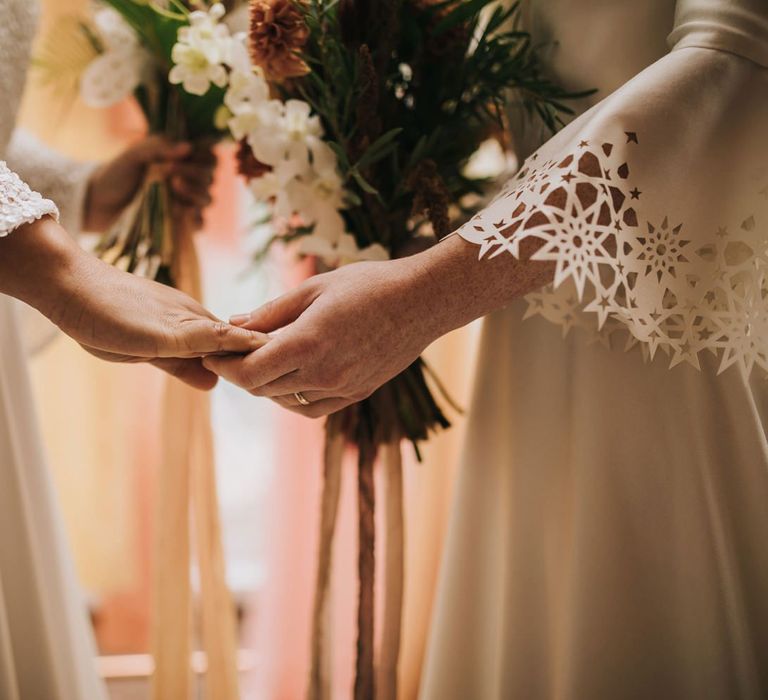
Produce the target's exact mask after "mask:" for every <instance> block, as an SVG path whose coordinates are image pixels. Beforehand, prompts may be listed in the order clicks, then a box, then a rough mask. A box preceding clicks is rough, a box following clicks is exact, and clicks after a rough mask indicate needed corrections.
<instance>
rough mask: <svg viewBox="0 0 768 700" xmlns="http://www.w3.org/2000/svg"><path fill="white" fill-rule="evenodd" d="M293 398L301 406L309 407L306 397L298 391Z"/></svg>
mask: <svg viewBox="0 0 768 700" xmlns="http://www.w3.org/2000/svg"><path fill="white" fill-rule="evenodd" d="M294 396H295V397H296V400H297V401H298V402H299V403H300V404H301V405H302V406H309V404H310V402H309V401H307V397H306V396H304V394H302V393H301V392H300V391H297V392H296V393H295V394H294Z"/></svg>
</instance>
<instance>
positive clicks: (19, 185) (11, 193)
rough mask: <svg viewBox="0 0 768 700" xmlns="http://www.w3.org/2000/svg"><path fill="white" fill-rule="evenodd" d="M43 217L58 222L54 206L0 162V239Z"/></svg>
mask: <svg viewBox="0 0 768 700" xmlns="http://www.w3.org/2000/svg"><path fill="white" fill-rule="evenodd" d="M44 216H52V217H54V218H55V219H56V220H58V218H59V210H58V208H57V207H56V205H55V204H54V203H53V202H52V201H51V200H50V199H45V198H44V197H43V196H42V195H41V194H39V193H38V192H34V191H33V190H32V189H30V187H29V186H28V185H27V184H26V183H25V182H24V181H23V180H22V179H21V178H20V177H19V176H18V175H17V174H16V173H14V172H13V171H12V170H11V169H10V168H9V167H8V165H7V164H6V163H5V161H0V237H3V236H7V235H8V234H10V233H12V232H13V231H15V230H16V229H17V228H19V226H23V225H24V224H31V223H33V222H35V221H37V220H38V219H41V218H43V217H44Z"/></svg>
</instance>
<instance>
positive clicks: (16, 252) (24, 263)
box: [0, 217, 87, 316]
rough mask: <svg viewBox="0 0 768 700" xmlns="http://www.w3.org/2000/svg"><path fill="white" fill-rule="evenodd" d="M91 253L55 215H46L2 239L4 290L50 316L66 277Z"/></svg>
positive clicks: (0, 267)
mask: <svg viewBox="0 0 768 700" xmlns="http://www.w3.org/2000/svg"><path fill="white" fill-rule="evenodd" d="M85 256H87V254H86V253H84V252H83V251H81V250H80V248H79V247H78V246H77V245H76V244H75V243H74V242H73V240H72V239H71V237H70V236H69V235H68V234H67V232H66V231H65V230H64V229H63V228H62V227H61V226H60V225H59V224H57V223H56V222H55V221H54V220H53V219H52V218H50V217H44V218H42V219H40V220H38V221H35V222H34V223H31V224H26V225H24V226H21V227H20V228H18V229H17V230H16V231H14V232H13V233H12V234H11V235H9V236H6V237H5V238H0V293H3V294H8V295H9V296H12V297H16V298H17V299H21V300H22V301H24V302H26V303H27V304H29V305H30V306H34V307H35V308H37V309H38V310H39V311H41V312H42V313H43V314H45V315H47V316H50V314H51V312H52V309H53V308H54V306H55V304H56V301H57V299H60V297H61V295H62V294H64V291H65V290H64V286H65V282H66V280H67V279H68V278H69V277H71V276H72V274H73V273H74V271H75V270H76V269H78V268H79V267H80V266H81V265H82V263H83V260H84V257H85Z"/></svg>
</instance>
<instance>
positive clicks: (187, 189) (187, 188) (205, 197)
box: [171, 178, 213, 209]
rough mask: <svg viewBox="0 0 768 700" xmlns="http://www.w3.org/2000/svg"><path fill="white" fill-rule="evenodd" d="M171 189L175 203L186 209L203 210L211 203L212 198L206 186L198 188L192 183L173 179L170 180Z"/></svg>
mask: <svg viewBox="0 0 768 700" xmlns="http://www.w3.org/2000/svg"><path fill="white" fill-rule="evenodd" d="M171 189H172V190H173V193H174V195H175V199H176V201H177V202H178V203H179V204H181V205H183V206H186V207H191V208H193V209H205V208H206V207H208V206H209V205H210V204H212V202H213V197H212V196H211V193H210V192H209V190H208V187H207V186H198V185H195V184H194V183H189V182H185V181H184V180H179V179H178V178H173V179H172V180H171Z"/></svg>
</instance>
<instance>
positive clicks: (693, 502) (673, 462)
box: [421, 301, 768, 700]
mask: <svg viewBox="0 0 768 700" xmlns="http://www.w3.org/2000/svg"><path fill="white" fill-rule="evenodd" d="M524 310H525V302H523V301H521V302H518V303H516V304H514V305H512V306H511V307H510V308H509V309H508V310H505V311H502V312H498V313H496V314H494V315H492V316H490V317H489V318H488V319H486V322H485V329H484V334H483V340H482V347H481V352H480V357H479V374H478V378H477V384H476V396H475V399H474V404H473V406H472V410H471V412H470V426H469V431H468V443H467V445H466V451H465V455H464V462H463V467H462V470H461V473H460V477H459V482H458V485H457V496H456V502H455V504H454V511H453V516H452V521H451V524H450V528H449V534H448V538H447V545H446V552H445V555H444V560H443V567H442V571H441V577H440V586H439V592H438V598H437V603H436V608H435V610H436V613H435V619H434V622H433V627H432V631H431V638H430V644H429V649H428V654H427V663H426V669H425V675H424V679H423V683H422V693H421V697H423V698H426V699H429V700H432V699H434V700H438V699H439V700H454V699H455V700H465V699H467V698H472V699H473V700H491V699H496V698H499V699H501V698H504V699H508V698H509V699H513V700H518V699H520V700H546V699H549V698H552V699H557V700H584V699H585V698H589V699H590V700H603V699H605V700H624V699H633V700H634V699H636V700H648V698H654V699H655V700H709V699H711V700H724V699H725V698H728V699H731V698H755V699H757V698H766V697H768V595H766V592H768V540H767V539H766V533H768V443H767V442H766V427H767V426H768V420H766V418H767V417H768V385H766V382H765V379H764V378H763V377H762V376H759V375H760V373H759V372H753V379H751V380H747V379H745V378H744V377H743V375H742V374H741V373H740V372H739V371H738V370H737V369H736V368H735V367H732V368H730V369H729V370H727V371H726V372H724V373H723V374H721V375H720V376H717V375H716V360H715V358H714V357H713V358H712V363H713V365H714V366H712V367H702V371H696V370H695V369H694V368H692V367H690V366H678V367H676V368H674V369H672V370H669V369H668V362H669V360H668V358H667V357H665V356H663V355H661V356H657V358H656V360H655V361H653V362H651V363H645V362H644V361H643V358H642V356H641V354H640V352H639V351H638V350H634V351H630V352H628V353H623V352H621V351H617V350H609V349H608V348H606V347H602V346H600V345H596V344H588V343H586V342H584V338H583V337H579V333H578V332H573V333H571V334H570V335H569V336H568V337H567V338H565V339H563V337H562V332H561V329H560V328H558V327H557V326H555V325H553V324H551V323H549V322H548V321H545V320H544V319H542V318H540V317H538V318H532V319H530V320H526V321H522V320H521V318H522V315H523V313H524Z"/></svg>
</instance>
